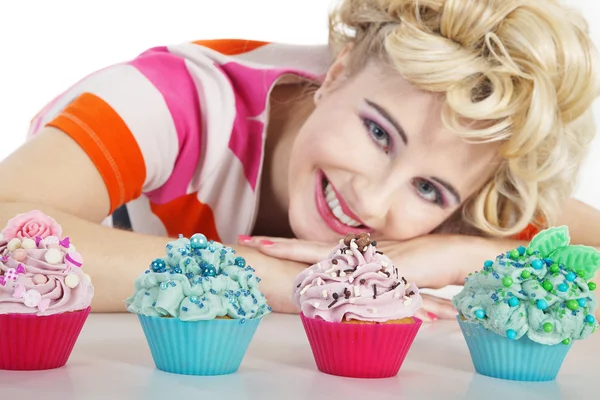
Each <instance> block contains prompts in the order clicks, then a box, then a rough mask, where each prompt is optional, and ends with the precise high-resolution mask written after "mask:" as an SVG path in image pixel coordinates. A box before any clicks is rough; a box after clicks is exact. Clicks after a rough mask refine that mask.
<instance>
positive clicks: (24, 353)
mask: <svg viewBox="0 0 600 400" xmlns="http://www.w3.org/2000/svg"><path fill="white" fill-rule="evenodd" d="M1 235H2V237H1V238H0V343H4V344H5V345H4V346H3V351H1V352H0V369H8V370H42V369H51V368H59V367H62V366H64V365H65V364H66V362H67V360H68V358H69V356H70V354H71V351H72V350H73V347H74V346H75V342H76V340H77V337H78V336H79V333H80V331H81V328H82V327H83V324H84V323H85V320H86V319H87V316H88V314H89V312H90V305H91V302H92V297H93V296H94V287H93V286H92V283H91V280H90V277H89V276H88V275H87V274H85V273H83V271H82V268H81V267H82V258H81V255H80V254H79V253H77V252H76V250H75V246H74V245H73V244H72V243H71V242H70V240H69V238H68V237H65V238H63V237H62V228H61V226H60V225H58V224H57V223H56V221H54V220H53V219H52V218H50V217H48V216H46V215H44V214H43V213H42V212H40V211H37V210H34V211H31V212H28V213H26V214H19V215H17V216H16V217H14V218H13V219H11V220H10V221H8V225H7V226H6V228H4V230H3V231H2V234H1Z"/></svg>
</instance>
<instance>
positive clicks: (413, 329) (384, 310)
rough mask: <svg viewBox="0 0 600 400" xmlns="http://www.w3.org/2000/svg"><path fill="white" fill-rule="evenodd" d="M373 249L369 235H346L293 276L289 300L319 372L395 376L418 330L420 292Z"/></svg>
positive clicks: (361, 375)
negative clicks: (325, 255)
mask: <svg viewBox="0 0 600 400" xmlns="http://www.w3.org/2000/svg"><path fill="white" fill-rule="evenodd" d="M375 246H376V243H375V242H372V241H371V239H370V237H369V235H368V234H361V235H353V234H348V235H347V236H346V237H345V239H343V240H342V241H340V244H339V245H338V246H337V247H336V248H335V249H334V250H333V252H332V253H331V254H330V256H329V258H328V259H327V260H324V261H321V262H319V263H318V264H315V265H313V266H311V267H309V268H307V269H306V270H304V271H303V272H302V273H300V274H299V275H298V277H297V278H296V282H295V289H294V302H295V303H296V305H297V306H298V308H299V309H300V310H301V313H300V317H301V318H302V323H303V325H304V328H305V330H306V335H307V337H308V341H309V343H310V346H311V349H312V352H313V355H314V357H315V361H316V363H317V368H318V369H319V370H320V371H321V372H324V373H327V374H332V375H339V376H348V377H354V378H386V377H391V376H394V375H396V374H397V373H398V371H399V370H400V366H401V365H402V362H403V361H404V358H405V357H406V354H407V353H408V350H409V348H410V346H411V345H412V342H413V340H414V338H415V336H416V335H417V332H418V330H419V328H420V326H421V323H422V321H421V320H419V319H418V318H415V317H414V315H415V313H416V311H417V310H418V309H419V308H420V307H421V304H422V299H421V296H420V294H419V289H418V288H417V287H416V286H415V285H414V284H411V283H408V282H407V281H406V280H405V279H404V278H403V277H401V276H400V275H399V273H398V269H397V268H396V267H395V266H394V265H393V264H392V261H391V260H390V259H389V258H388V257H387V256H385V255H384V254H383V253H381V252H379V251H377V249H376V247H375Z"/></svg>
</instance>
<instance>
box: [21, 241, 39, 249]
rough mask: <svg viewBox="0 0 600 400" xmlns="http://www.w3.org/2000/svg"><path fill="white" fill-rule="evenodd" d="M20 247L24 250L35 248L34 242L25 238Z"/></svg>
mask: <svg viewBox="0 0 600 400" xmlns="http://www.w3.org/2000/svg"><path fill="white" fill-rule="evenodd" d="M21 247H22V248H24V249H27V250H29V249H35V248H36V247H37V246H36V245H35V240H33V239H30V238H26V239H23V241H22V242H21Z"/></svg>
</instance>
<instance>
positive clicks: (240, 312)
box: [125, 234, 271, 322]
mask: <svg viewBox="0 0 600 400" xmlns="http://www.w3.org/2000/svg"><path fill="white" fill-rule="evenodd" d="M254 272H255V271H254V269H253V268H252V267H251V266H249V265H246V261H245V259H244V258H242V257H239V256H236V254H235V250H233V249H232V248H230V247H225V246H223V245H222V244H221V243H217V242H214V241H212V240H211V241H207V240H206V237H205V236H204V235H201V234H196V235H194V236H192V237H191V238H190V239H188V238H184V237H183V236H180V237H179V238H178V239H177V240H174V241H170V242H169V243H168V244H167V245H166V257H163V258H158V259H156V260H154V261H153V262H152V263H151V265H150V268H149V269H148V270H146V271H145V272H144V273H143V274H141V275H140V276H139V277H138V278H137V279H136V281H135V283H134V289H135V293H134V294H133V295H132V296H131V297H129V298H128V299H127V300H125V301H126V303H127V305H128V307H127V309H128V310H129V311H130V312H133V313H137V314H142V315H146V316H154V317H174V318H179V319H180V320H182V321H198V320H209V319H214V318H217V317H229V318H232V319H240V320H242V322H243V321H245V320H246V319H249V318H261V317H263V316H264V315H266V314H268V313H270V312H271V307H269V306H268V305H267V301H266V298H265V296H264V294H263V293H262V292H261V291H260V290H259V288H258V284H259V282H260V278H259V277H258V276H256V275H255V274H254Z"/></svg>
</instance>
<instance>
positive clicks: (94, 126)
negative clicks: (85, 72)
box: [46, 93, 146, 215]
mask: <svg viewBox="0 0 600 400" xmlns="http://www.w3.org/2000/svg"><path fill="white" fill-rule="evenodd" d="M46 125H47V126H52V127H55V128H58V129H60V130H62V131H63V132H65V133H66V134H67V135H69V136H71V137H72V138H73V139H74V140H75V141H76V142H77V143H78V144H79V145H80V146H81V147H82V148H83V150H84V151H85V152H86V153H87V155H88V156H89V157H90V159H91V160H92V162H93V163H94V165H95V166H96V168H97V169H98V172H100V175H101V176H102V179H103V180H104V183H105V184H106V188H107V190H108V194H109V196H110V212H109V215H110V214H112V212H113V211H114V210H115V209H117V208H118V207H119V206H121V205H122V204H125V203H127V202H129V201H130V200H133V199H135V198H137V197H139V196H140V195H141V193H142V186H143V185H144V181H145V179H146V166H145V164H144V157H143V156H142V152H141V150H140V148H139V146H138V144H137V141H136V140H135V137H134V136H133V134H132V133H131V131H130V130H129V128H128V127H127V125H126V124H125V122H124V121H123V119H122V118H121V117H120V116H119V115H118V114H117V113H116V111H114V110H113V109H112V108H111V107H110V106H109V105H108V104H107V103H106V102H105V101H104V100H102V99H101V98H99V97H97V96H95V95H93V94H91V93H84V94H82V95H81V96H79V97H78V98H76V99H75V100H74V101H73V102H72V103H71V104H69V106H67V107H66V108H65V109H64V110H63V111H62V112H61V113H60V114H59V115H58V116H57V117H56V118H54V119H53V120H52V121H50V122H49V123H48V124H46Z"/></svg>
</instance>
